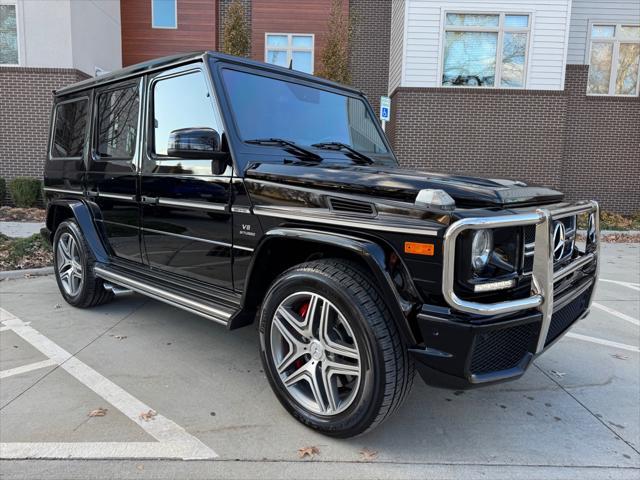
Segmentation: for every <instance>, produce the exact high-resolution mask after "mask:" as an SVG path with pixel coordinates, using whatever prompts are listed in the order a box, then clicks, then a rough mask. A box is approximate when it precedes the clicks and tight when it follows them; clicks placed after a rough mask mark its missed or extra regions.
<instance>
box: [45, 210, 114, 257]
mask: <svg viewBox="0 0 640 480" xmlns="http://www.w3.org/2000/svg"><path fill="white" fill-rule="evenodd" d="M58 208H62V209H65V210H69V211H71V214H72V215H73V218H74V220H75V221H76V223H77V224H78V227H79V228H80V231H81V232H82V235H83V236H84V239H85V240H86V242H87V244H88V245H89V248H91V252H92V253H93V256H94V257H95V259H96V261H97V262H100V263H108V262H109V253H108V252H107V249H106V248H105V246H104V243H103V242H102V238H101V237H100V233H99V232H98V227H97V226H96V224H95V222H94V221H93V213H92V211H91V207H90V206H89V205H87V204H86V203H85V202H83V201H82V200H77V199H67V198H56V199H53V200H51V201H49V204H48V205H47V220H46V225H47V228H48V229H49V231H50V232H51V240H53V236H54V235H55V228H54V221H55V215H54V212H55V211H56V210H57V209H58Z"/></svg>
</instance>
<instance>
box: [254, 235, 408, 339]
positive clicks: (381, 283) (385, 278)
mask: <svg viewBox="0 0 640 480" xmlns="http://www.w3.org/2000/svg"><path fill="white" fill-rule="evenodd" d="M282 239H287V240H296V241H300V242H307V243H313V244H320V245H327V246H331V247H332V248H338V249H341V250H343V251H346V252H350V253H351V254H352V255H355V256H357V257H358V258H359V259H360V260H362V261H363V262H364V263H365V264H366V265H367V267H368V268H369V270H370V271H371V272H372V273H373V276H374V278H373V280H374V283H375V284H376V285H377V286H378V288H379V289H380V290H381V293H382V294H383V295H384V296H385V297H386V298H388V299H390V301H388V302H387V305H388V307H389V309H390V310H391V313H392V314H393V317H394V320H395V321H396V324H397V326H398V328H399V330H400V332H401V334H402V336H403V339H404V340H405V342H407V344H409V345H415V344H416V338H415V335H414V333H413V331H412V329H411V326H410V324H409V322H408V319H407V315H408V314H409V313H410V312H411V311H413V307H414V306H415V304H416V303H415V302H414V301H412V299H407V298H404V297H403V295H402V293H401V292H400V291H399V290H398V288H397V287H396V284H395V283H394V281H393V278H392V276H391V272H390V271H389V267H388V265H387V252H386V251H385V249H384V248H383V247H382V246H381V245H380V244H378V243H376V242H374V241H372V240H368V239H363V238H358V237H353V236H350V235H344V234H340V233H334V232H321V231H317V230H312V229H304V228H274V229H272V230H269V231H268V232H266V233H265V235H264V237H263V239H262V241H261V242H260V244H259V245H258V248H257V249H256V251H255V252H254V255H253V258H252V261H251V265H250V266H249V270H248V274H247V278H248V279H249V282H248V285H251V282H250V280H251V277H252V274H253V273H254V269H255V267H256V263H257V262H259V261H260V258H261V254H265V252H266V251H267V250H268V248H269V246H270V245H272V242H277V241H279V240H282ZM401 268H404V265H401ZM407 275H408V273H407ZM248 292H250V289H246V290H245V292H244V295H243V304H245V302H246V300H247V299H246V296H247V293H248Z"/></svg>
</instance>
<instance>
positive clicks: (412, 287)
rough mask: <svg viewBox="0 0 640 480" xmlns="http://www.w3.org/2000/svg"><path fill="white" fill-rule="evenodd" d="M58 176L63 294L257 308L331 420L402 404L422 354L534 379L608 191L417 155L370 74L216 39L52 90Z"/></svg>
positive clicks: (221, 314)
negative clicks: (572, 194)
mask: <svg viewBox="0 0 640 480" xmlns="http://www.w3.org/2000/svg"><path fill="white" fill-rule="evenodd" d="M45 191H46V197H47V203H48V211H47V228H48V230H49V232H50V237H51V240H52V243H53V245H54V249H55V274H56V279H57V282H58V286H59V287H60V291H61V293H62V295H63V296H64V298H65V300H66V301H67V302H68V303H70V304H71V305H74V306H77V307H91V306H94V305H98V304H101V303H104V302H106V301H108V300H110V299H111V298H112V297H113V295H114V293H118V292H119V291H136V292H139V293H142V294H144V295H148V296H151V297H153V298H155V299H158V300H161V301H164V302H167V303H169V304H171V305H174V306H176V307H179V308H182V309H184V310H187V311H189V312H192V313H195V314H197V315H201V316H203V317H205V318H208V319H210V320H213V321H215V322H217V323H220V324H222V325H225V326H226V327H227V328H229V329H235V328H239V327H243V326H245V325H249V324H251V323H253V322H254V320H257V321H258V322H259V328H258V330H259V336H260V345H261V354H262V361H263V363H264V370H265V372H266V375H267V378H268V379H269V382H270V383H271V386H272V388H273V390H274V392H275V394H276V395H277V397H278V399H279V400H280V401H281V402H282V404H283V405H284V407H285V408H286V409H287V410H288V411H289V412H290V413H291V414H292V415H293V416H294V417H295V418H296V419H298V420H299V421H301V422H302V423H304V424H306V425H308V426H310V427H312V428H315V429H317V430H319V431H321V432H324V433H326V434H329V435H334V436H341V437H347V436H351V435H356V434H359V433H362V432H364V431H367V430H369V429H371V428H373V427H374V426H376V425H377V424H379V423H380V422H381V421H382V420H384V419H385V418H387V417H388V416H389V415H391V414H392V413H393V412H394V411H395V410H396V409H397V408H398V406H399V405H400V404H401V402H402V400H403V399H404V398H405V397H406V396H407V394H408V392H409V390H410V387H411V384H412V381H413V377H414V370H415V369H416V368H417V370H418V372H419V373H420V375H421V376H422V378H423V379H424V380H425V381H426V382H428V383H429V384H433V385H438V386H445V387H449V388H456V389H458V388H465V387H473V386H479V385H487V384H491V383H494V382H499V381H504V380H510V379H515V378H518V377H519V376H521V375H522V374H523V373H524V371H525V370H526V368H527V367H528V366H529V365H530V364H531V361H532V359H534V358H535V357H536V355H539V354H540V353H541V352H543V351H544V350H545V349H546V348H547V347H549V346H550V345H551V344H552V343H553V342H554V341H556V340H557V339H559V338H560V337H561V336H562V334H563V333H564V332H566V330H567V329H568V328H569V327H571V325H572V324H573V323H574V322H576V321H577V320H579V319H580V318H582V317H584V316H585V315H586V314H587V313H588V311H589V306H590V302H591V300H592V298H593V294H594V287H595V284H596V280H597V275H598V263H599V259H598V251H599V250H598V248H599V246H598V245H599V223H598V222H599V220H598V205H597V203H595V202H579V203H567V202H564V201H563V196H562V194H560V193H559V192H557V191H554V190H551V189H548V188H539V187H533V186H527V185H526V184H524V183H522V182H514V181H506V180H487V179H480V178H470V177H465V176H454V175H443V174H434V173H426V172H419V171H412V170H406V169H403V168H400V166H399V165H398V162H397V160H396V158H395V156H394V154H393V151H392V150H391V147H390V146H389V143H388V142H387V139H386V138H385V135H384V133H383V132H382V130H381V128H380V125H379V124H378V122H377V121H376V118H375V115H374V112H373V111H372V109H371V107H370V105H369V104H368V103H367V100H366V99H365V98H364V96H363V95H362V93H361V92H359V91H357V90H354V89H352V88H349V87H345V86H343V85H338V84H335V83H332V82H329V81H326V80H323V79H320V78H316V77H313V76H310V75H306V74H304V73H300V72H295V71H291V70H287V69H284V68H280V67H276V66H273V65H266V64H263V63H258V62H253V61H250V60H246V59H240V58H236V57H231V56H227V55H222V54H219V53H213V52H204V53H203V52H200V53H197V54H191V55H183V56H173V57H167V58H162V59H159V60H156V61H151V62H147V63H143V64H139V65H135V66H132V67H129V68H126V69H123V70H120V71H118V72H113V73H110V74H106V75H103V76H100V77H97V78H93V79H89V80H86V81H83V82H80V83H78V84H75V85H72V86H69V87H66V88H63V89H61V90H59V91H57V92H55V102H54V108H53V113H52V120H51V133H50V142H49V151H48V155H47V162H46V169H45ZM581 216H582V217H584V220H583V221H584V222H585V223H584V224H585V225H588V228H587V233H586V236H584V237H583V236H578V234H577V226H578V217H581ZM242 354H243V353H242V352H238V355H242ZM212 368H213V366H212Z"/></svg>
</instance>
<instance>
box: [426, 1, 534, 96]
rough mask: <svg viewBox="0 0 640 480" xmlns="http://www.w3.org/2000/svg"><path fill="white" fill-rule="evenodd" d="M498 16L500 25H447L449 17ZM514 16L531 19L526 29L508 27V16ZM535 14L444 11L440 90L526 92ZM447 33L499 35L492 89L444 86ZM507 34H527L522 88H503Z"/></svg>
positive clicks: (441, 35) (441, 32)
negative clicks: (506, 20)
mask: <svg viewBox="0 0 640 480" xmlns="http://www.w3.org/2000/svg"><path fill="white" fill-rule="evenodd" d="M448 14H454V15H497V16H498V17H499V19H498V25H497V26H495V27H492V26H465V25H460V26H450V25H447V15H448ZM512 15H526V16H527V17H529V21H528V22H527V26H526V27H506V28H505V25H504V20H505V17H506V16H512ZM533 24H534V14H533V12H526V11H521V10H514V11H506V10H502V11H496V10H484V11H483V10H458V9H453V10H446V9H442V12H441V19H440V59H439V61H438V81H437V86H438V87H440V88H454V89H456V88H457V89H459V88H476V89H487V90H495V89H505V90H526V89H527V88H528V84H529V53H530V51H531V37H532V32H533ZM447 32H487V33H497V34H498V39H497V46H496V74H495V81H494V85H493V86H492V87H484V86H482V85H464V86H462V87H460V86H456V85H444V84H443V78H442V76H443V73H444V61H445V47H446V34H447ZM505 32H507V33H526V34H527V43H526V45H525V50H524V78H523V82H522V86H521V87H510V86H503V85H501V83H502V50H503V49H504V43H503V42H504V34H505Z"/></svg>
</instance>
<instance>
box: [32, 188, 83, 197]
mask: <svg viewBox="0 0 640 480" xmlns="http://www.w3.org/2000/svg"><path fill="white" fill-rule="evenodd" d="M42 190H44V191H45V192H53V193H71V194H73V195H84V192H83V191H82V190H66V189H64V188H52V187H44V188H43V189H42Z"/></svg>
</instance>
